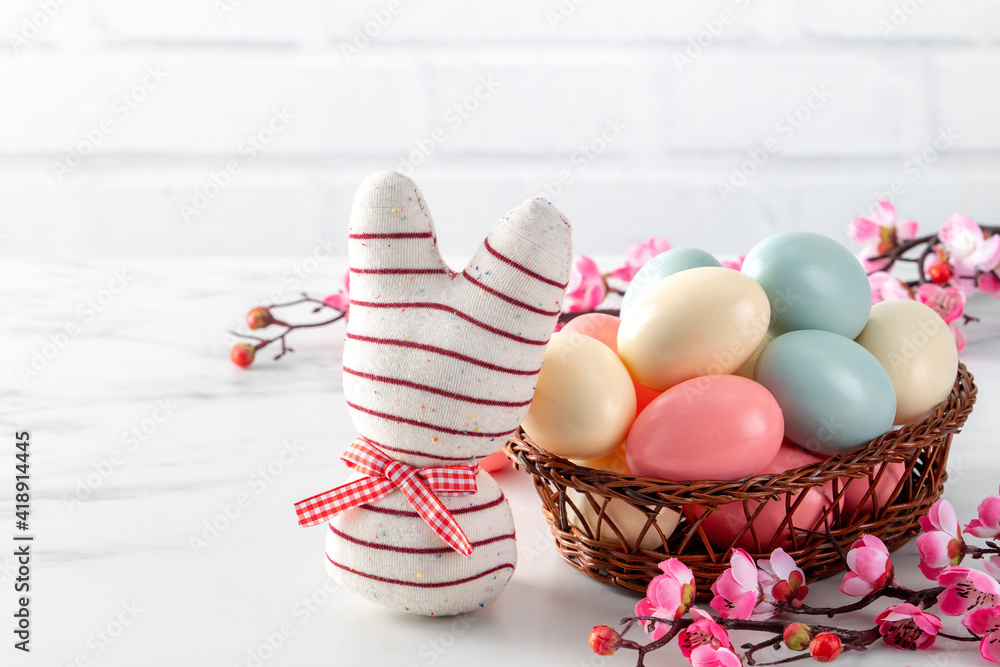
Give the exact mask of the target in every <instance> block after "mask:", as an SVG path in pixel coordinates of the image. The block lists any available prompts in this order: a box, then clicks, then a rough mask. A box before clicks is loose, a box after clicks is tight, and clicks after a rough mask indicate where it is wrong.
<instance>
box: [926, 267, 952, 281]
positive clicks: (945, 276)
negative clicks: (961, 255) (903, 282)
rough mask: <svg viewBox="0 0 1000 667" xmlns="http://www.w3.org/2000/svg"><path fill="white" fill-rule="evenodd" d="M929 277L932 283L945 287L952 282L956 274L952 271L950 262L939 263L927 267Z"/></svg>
mask: <svg viewBox="0 0 1000 667" xmlns="http://www.w3.org/2000/svg"><path fill="white" fill-rule="evenodd" d="M927 275H928V277H930V279H931V281H932V282H934V283H936V284H938V285H944V284H946V283H947V282H948V281H949V280H951V278H952V276H953V275H955V272H954V271H952V268H951V264H949V263H948V262H941V261H937V262H934V263H933V264H931V265H930V266H929V267H927Z"/></svg>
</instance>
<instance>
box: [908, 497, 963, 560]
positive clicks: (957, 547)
mask: <svg viewBox="0 0 1000 667" xmlns="http://www.w3.org/2000/svg"><path fill="white" fill-rule="evenodd" d="M920 527H921V528H923V530H924V534H923V535H920V536H919V537H917V550H918V551H919V552H920V571H921V572H923V573H924V576H925V577H927V578H928V579H937V578H938V575H939V574H941V572H942V571H944V569H945V568H948V567H953V566H955V565H958V564H959V563H961V562H962V558H964V554H963V553H962V550H963V548H964V547H965V542H964V541H963V540H962V532H961V530H960V529H959V527H958V517H957V516H956V515H955V508H954V507H952V506H951V503H949V502H948V501H947V500H945V499H943V498H942V499H941V500H939V501H937V502H936V503H934V504H933V505H931V511H930V512H929V513H928V514H927V516H922V517H920Z"/></svg>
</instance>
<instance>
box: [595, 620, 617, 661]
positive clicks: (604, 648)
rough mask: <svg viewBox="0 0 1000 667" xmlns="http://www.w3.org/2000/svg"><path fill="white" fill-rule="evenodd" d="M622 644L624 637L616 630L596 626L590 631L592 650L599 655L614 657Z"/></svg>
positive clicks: (604, 626)
mask: <svg viewBox="0 0 1000 667" xmlns="http://www.w3.org/2000/svg"><path fill="white" fill-rule="evenodd" d="M621 644H622V636H621V635H620V634H618V632H617V631H616V630H615V629H614V628H610V627H608V626H606V625H595V626H594V629H593V630H591V631H590V649H591V650H592V651H593V652H594V653H596V654H597V655H614V654H615V650H617V649H618V647H619V646H621Z"/></svg>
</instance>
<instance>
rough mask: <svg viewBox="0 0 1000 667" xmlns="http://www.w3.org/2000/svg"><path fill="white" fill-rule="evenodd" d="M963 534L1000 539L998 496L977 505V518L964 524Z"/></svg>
mask: <svg viewBox="0 0 1000 667" xmlns="http://www.w3.org/2000/svg"><path fill="white" fill-rule="evenodd" d="M965 532H967V533H968V534H970V535H975V536H976V537H982V538H986V539H994V538H997V537H1000V496H987V497H986V498H984V499H983V502H981V503H979V518H978V519H973V520H972V521H970V522H969V523H968V524H966V526H965ZM956 565H957V563H956Z"/></svg>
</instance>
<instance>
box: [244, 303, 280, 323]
mask: <svg viewBox="0 0 1000 667" xmlns="http://www.w3.org/2000/svg"><path fill="white" fill-rule="evenodd" d="M269 324H274V318H273V317H271V311H270V310H268V309H267V308H265V307H264V306H257V307H256V308H251V309H250V312H249V313H247V327H249V328H251V329H263V328H264V327H266V326H267V325H269Z"/></svg>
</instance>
